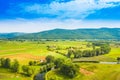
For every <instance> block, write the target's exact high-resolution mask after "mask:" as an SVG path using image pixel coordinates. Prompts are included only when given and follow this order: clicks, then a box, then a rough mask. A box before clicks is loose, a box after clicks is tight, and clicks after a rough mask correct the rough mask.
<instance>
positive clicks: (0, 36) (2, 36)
mask: <svg viewBox="0 0 120 80" xmlns="http://www.w3.org/2000/svg"><path fill="white" fill-rule="evenodd" d="M24 34H25V33H18V32H15V33H0V39H9V38H15V37H17V36H21V35H24Z"/></svg>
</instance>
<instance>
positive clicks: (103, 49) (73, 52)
mask: <svg viewBox="0 0 120 80" xmlns="http://www.w3.org/2000/svg"><path fill="white" fill-rule="evenodd" d="M110 50H111V48H110V46H109V45H107V44H104V45H101V46H100V48H96V49H94V48H93V50H83V51H82V50H78V49H69V50H68V54H67V56H68V57H70V58H71V57H73V58H80V57H93V56H99V55H103V54H108V53H109V52H110Z"/></svg>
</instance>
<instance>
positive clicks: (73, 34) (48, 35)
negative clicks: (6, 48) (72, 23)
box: [16, 28, 120, 39]
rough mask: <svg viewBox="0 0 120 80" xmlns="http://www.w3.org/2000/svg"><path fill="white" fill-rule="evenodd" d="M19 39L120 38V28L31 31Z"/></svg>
mask: <svg viewBox="0 0 120 80" xmlns="http://www.w3.org/2000/svg"><path fill="white" fill-rule="evenodd" d="M16 38H17V39H120V28H100V29H75V30H68V29H54V30H48V31H43V32H38V33H30V34H25V35H22V36H18V37H16Z"/></svg>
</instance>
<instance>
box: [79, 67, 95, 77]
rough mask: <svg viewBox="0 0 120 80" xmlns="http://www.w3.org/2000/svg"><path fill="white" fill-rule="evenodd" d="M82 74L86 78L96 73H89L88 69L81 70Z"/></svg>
mask: <svg viewBox="0 0 120 80" xmlns="http://www.w3.org/2000/svg"><path fill="white" fill-rule="evenodd" d="M80 72H81V73H82V74H84V75H85V76H89V75H93V74H94V72H91V71H88V70H86V69H83V68H80Z"/></svg>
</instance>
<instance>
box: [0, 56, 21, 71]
mask: <svg viewBox="0 0 120 80" xmlns="http://www.w3.org/2000/svg"><path fill="white" fill-rule="evenodd" d="M19 66H20V65H19V62H18V61H17V60H14V61H13V62H12V61H11V60H10V59H9V58H6V59H4V58H1V59H0V67H2V68H6V69H10V70H11V71H12V72H15V73H16V72H18V71H19Z"/></svg>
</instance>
